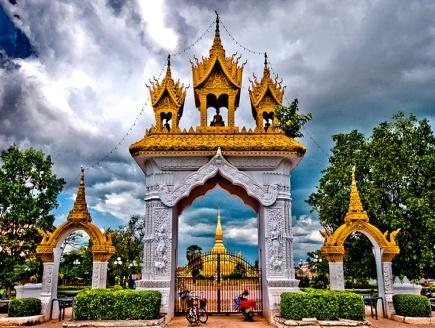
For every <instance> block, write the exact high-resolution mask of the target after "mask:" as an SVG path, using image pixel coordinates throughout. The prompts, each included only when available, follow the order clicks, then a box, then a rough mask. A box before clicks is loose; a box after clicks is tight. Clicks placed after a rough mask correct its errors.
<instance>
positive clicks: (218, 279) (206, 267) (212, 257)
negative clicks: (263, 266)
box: [175, 252, 263, 313]
mask: <svg viewBox="0 0 435 328" xmlns="http://www.w3.org/2000/svg"><path fill="white" fill-rule="evenodd" d="M176 287H177V291H176V292H177V297H176V303H175V312H177V313H182V312H184V311H185V309H186V306H187V302H186V298H185V296H186V294H187V292H193V293H194V294H195V295H196V296H198V297H199V298H201V299H202V298H205V299H206V300H207V303H206V304H207V305H206V310H207V312H209V313H232V312H237V310H236V309H234V307H233V303H234V299H235V298H236V297H238V296H239V295H240V294H241V293H242V292H243V291H244V290H248V291H249V296H248V299H250V300H255V301H256V308H255V311H256V312H262V309H263V307H262V288H261V273H260V270H259V269H258V267H256V266H253V265H251V264H250V263H249V262H248V261H247V260H246V259H244V258H242V257H241V255H240V254H237V255H234V254H230V253H221V254H217V253H213V252H210V253H203V254H199V255H198V256H196V257H195V258H194V259H193V260H192V261H191V262H190V263H189V264H188V265H187V266H186V267H184V268H182V269H179V270H177V277H176Z"/></svg>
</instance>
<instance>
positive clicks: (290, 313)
mask: <svg viewBox="0 0 435 328" xmlns="http://www.w3.org/2000/svg"><path fill="white" fill-rule="evenodd" d="M281 316H282V317H283V318H285V319H290V320H302V318H317V319H318V320H338V319H340V318H342V319H351V320H363V319H364V303H363V301H362V299H361V297H360V296H358V295H357V294H354V293H350V292H338V291H326V290H313V289H308V290H307V291H306V292H305V293H283V294H281Z"/></svg>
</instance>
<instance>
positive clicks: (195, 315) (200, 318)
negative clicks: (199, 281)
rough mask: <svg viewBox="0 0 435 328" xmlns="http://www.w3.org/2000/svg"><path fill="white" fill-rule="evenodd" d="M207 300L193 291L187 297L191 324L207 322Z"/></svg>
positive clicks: (188, 319) (187, 317)
mask: <svg viewBox="0 0 435 328" xmlns="http://www.w3.org/2000/svg"><path fill="white" fill-rule="evenodd" d="M206 304H207V300H206V299H205V298H201V299H200V298H199V297H197V296H195V294H194V293H193V292H192V293H190V294H189V297H188V299H187V306H188V308H187V312H186V319H187V321H189V323H190V325H191V326H193V325H196V326H198V325H199V323H206V322H207V320H208V314H207V311H206V310H205V306H206Z"/></svg>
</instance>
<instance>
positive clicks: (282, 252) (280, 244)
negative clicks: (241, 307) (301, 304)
mask: <svg viewBox="0 0 435 328" xmlns="http://www.w3.org/2000/svg"><path fill="white" fill-rule="evenodd" d="M260 219H261V218H260ZM264 235H265V238H264V246H263V249H264V255H265V256H264V257H263V259H264V262H265V263H264V266H263V268H262V269H263V270H264V271H265V274H264V273H263V279H264V278H265V281H266V289H267V300H266V303H267V304H266V306H265V308H264V311H265V316H266V317H267V318H271V317H272V316H273V314H274V313H275V312H276V311H278V308H279V303H280V295H281V294H282V293H283V292H286V291H296V290H299V288H298V285H299V280H296V279H295V276H294V269H293V235H292V231H291V212H290V199H279V200H277V201H276V202H275V204H273V205H272V206H268V207H264ZM263 283H264V282H263Z"/></svg>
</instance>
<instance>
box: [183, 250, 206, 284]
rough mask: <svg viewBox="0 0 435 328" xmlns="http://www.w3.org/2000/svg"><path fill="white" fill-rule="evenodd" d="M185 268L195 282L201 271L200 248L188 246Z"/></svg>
mask: <svg viewBox="0 0 435 328" xmlns="http://www.w3.org/2000/svg"><path fill="white" fill-rule="evenodd" d="M186 258H187V266H188V267H189V269H190V271H191V273H192V277H193V279H194V280H195V279H196V278H197V277H198V276H199V274H200V271H201V270H202V248H201V247H199V246H198V245H190V246H189V247H187V249H186Z"/></svg>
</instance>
